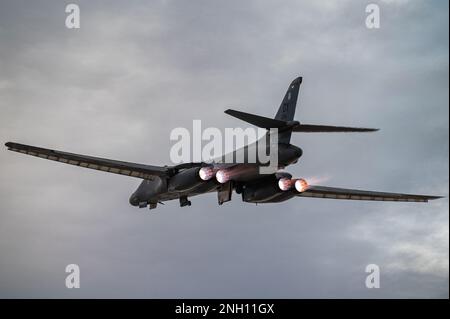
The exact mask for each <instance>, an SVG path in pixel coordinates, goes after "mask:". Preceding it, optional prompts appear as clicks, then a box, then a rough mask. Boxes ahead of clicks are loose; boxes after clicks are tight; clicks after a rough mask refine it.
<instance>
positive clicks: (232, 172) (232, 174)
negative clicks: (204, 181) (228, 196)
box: [216, 166, 257, 184]
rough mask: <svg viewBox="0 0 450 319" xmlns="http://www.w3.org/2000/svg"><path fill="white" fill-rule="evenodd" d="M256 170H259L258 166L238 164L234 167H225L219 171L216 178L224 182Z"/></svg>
mask: <svg viewBox="0 0 450 319" xmlns="http://www.w3.org/2000/svg"><path fill="white" fill-rule="evenodd" d="M255 172H257V168H256V167H251V166H236V167H233V168H224V169H220V170H218V171H217V173H216V179H217V181H218V182H219V183H221V184H224V183H226V182H228V181H230V180H232V179H234V178H236V177H238V176H242V175H247V174H252V173H255Z"/></svg>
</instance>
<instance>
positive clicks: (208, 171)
mask: <svg viewBox="0 0 450 319" xmlns="http://www.w3.org/2000/svg"><path fill="white" fill-rule="evenodd" d="M215 173H216V170H214V168H212V167H202V168H200V170H199V171H198V175H199V176H200V178H201V179H202V180H204V181H208V180H210V179H211V178H213V177H214V174H215Z"/></svg>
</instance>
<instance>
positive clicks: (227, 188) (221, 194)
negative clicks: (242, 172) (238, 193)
mask: <svg viewBox="0 0 450 319" xmlns="http://www.w3.org/2000/svg"><path fill="white" fill-rule="evenodd" d="M232 192H233V187H232V185H231V181H228V182H226V183H225V184H222V185H221V187H220V188H219V190H218V191H217V200H218V202H219V205H222V204H223V203H225V202H228V201H230V200H231V193H232Z"/></svg>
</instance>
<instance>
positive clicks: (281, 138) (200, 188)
mask: <svg viewBox="0 0 450 319" xmlns="http://www.w3.org/2000/svg"><path fill="white" fill-rule="evenodd" d="M301 83H302V78H301V77H298V78H296V79H295V80H294V81H292V83H291V84H290V85H289V87H288V89H287V92H286V94H285V96H284V98H283V101H282V102H281V105H280V107H279V109H278V112H277V113H276V115H275V118H273V119H272V118H268V117H263V116H259V115H254V114H249V113H245V112H240V111H235V110H226V111H225V113H227V114H229V115H231V116H234V117H236V118H238V119H241V120H243V121H246V122H248V123H250V124H253V125H255V126H257V127H259V128H263V129H267V133H266V136H265V138H266V139H267V137H268V136H270V134H271V133H270V132H272V129H277V136H278V142H277V143H278V144H277V145H278V154H277V155H278V165H277V167H278V168H279V169H280V170H278V171H275V172H273V173H271V174H261V173H260V170H259V169H257V168H258V167H260V165H261V163H260V162H256V163H249V162H245V161H244V162H240V163H223V162H222V163H220V162H211V163H204V162H201V163H183V164H179V165H172V166H152V165H145V164H137V163H130V162H123V161H116V160H111V159H105V158H98V157H93V156H85V155H79V154H73V153H67V152H62V151H57V150H51V149H46V148H41V147H35V146H29V145H23V144H18V143H13V142H8V143H6V144H5V145H6V147H7V148H8V150H10V151H15V152H19V153H23V154H27V155H32V156H36V157H40V158H44V159H48V160H53V161H57V162H61V163H65V164H70V165H75V166H79V167H84V168H90V169H95V170H100V171H104V172H108V173H114V174H121V175H126V176H131V177H135V178H139V179H142V182H141V184H140V185H139V187H138V188H137V190H136V191H135V192H134V193H133V194H132V195H131V197H130V199H129V202H130V204H131V205H133V206H137V207H140V208H145V207H147V206H148V207H149V208H150V209H153V208H156V207H157V204H158V203H163V202H165V201H169V200H174V199H178V200H179V202H180V206H181V207H183V206H190V205H191V202H190V201H189V198H190V197H192V196H195V195H200V194H203V193H210V192H217V194H218V202H219V205H221V204H223V203H224V202H227V201H230V200H231V195H232V193H233V191H235V192H236V193H238V194H241V195H242V200H243V201H244V202H248V203H278V202H283V201H286V200H288V199H291V198H293V197H312V198H328V199H344V200H363V201H394V202H428V200H432V199H437V198H440V196H428V195H412V194H400V193H387V192H374V191H365V190H355V189H345V188H337V187H328V186H320V185H314V184H312V185H311V184H310V183H308V181H307V180H305V179H303V178H293V177H292V175H291V174H289V173H287V172H285V171H284V170H282V169H285V168H286V167H287V166H288V165H290V164H293V163H296V162H297V161H298V159H299V158H300V157H301V156H302V154H303V151H302V149H301V148H299V147H297V146H295V145H292V144H291V143H290V139H291V135H292V133H293V132H307V133H315V132H373V131H377V129H371V128H356V127H344V126H328V125H311V124H303V123H300V122H298V121H295V120H294V114H295V108H296V105H297V98H298V93H299V89H300V84H301ZM249 147H250V145H247V146H246V147H244V148H249ZM241 150H242V149H241ZM238 151H239V150H236V151H235V152H238Z"/></svg>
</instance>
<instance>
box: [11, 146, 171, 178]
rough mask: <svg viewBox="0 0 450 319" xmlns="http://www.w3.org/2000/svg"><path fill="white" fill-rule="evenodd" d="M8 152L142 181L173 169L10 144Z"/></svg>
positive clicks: (163, 174)
mask: <svg viewBox="0 0 450 319" xmlns="http://www.w3.org/2000/svg"><path fill="white" fill-rule="evenodd" d="M5 146H6V147H7V148H8V150H10V151H13V152H18V153H22V154H27V155H31V156H36V157H40V158H43V159H48V160H52V161H56V162H61V163H64V164H70V165H75V166H80V167H85V168H90V169H95V170H99V171H103V172H108V173H114V174H120V175H126V176H131V177H137V178H142V179H149V180H151V179H153V178H154V177H155V176H160V177H163V176H167V175H168V174H169V172H170V170H171V169H173V168H169V167H165V166H151V165H144V164H137V163H130V162H122V161H116V160H111V159H106V158H100V157H93V156H86V155H80V154H73V153H67V152H61V151H56V150H51V149H46V148H41V147H36V146H30V145H24V144H19V143H13V142H8V143H6V144H5Z"/></svg>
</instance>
